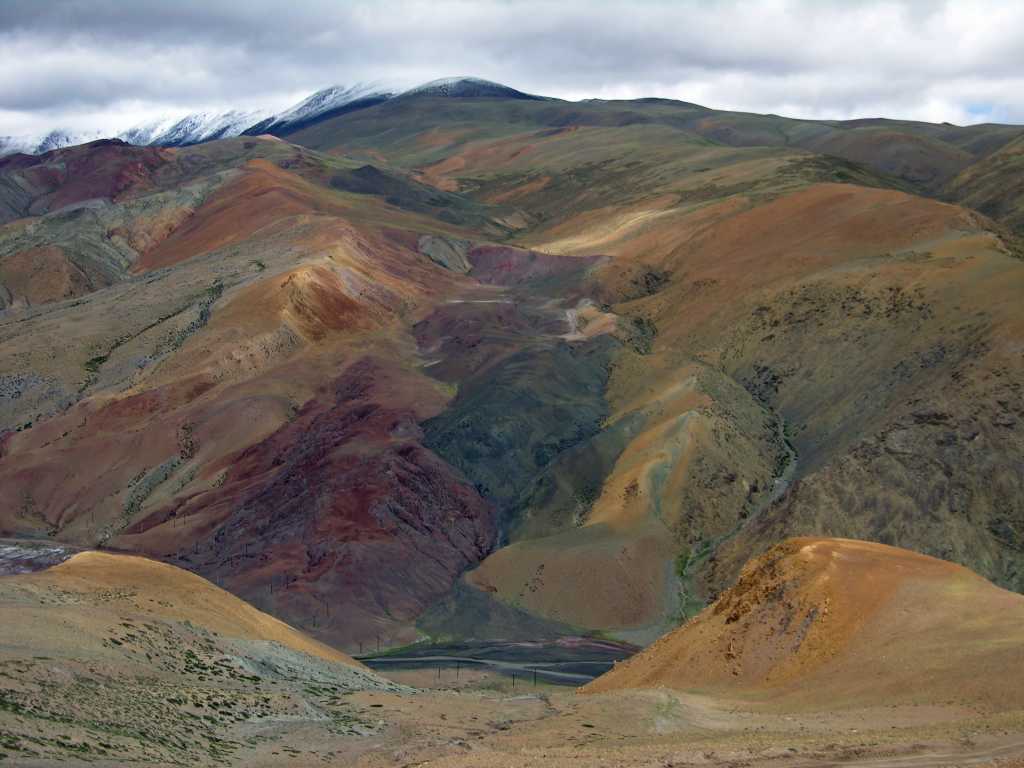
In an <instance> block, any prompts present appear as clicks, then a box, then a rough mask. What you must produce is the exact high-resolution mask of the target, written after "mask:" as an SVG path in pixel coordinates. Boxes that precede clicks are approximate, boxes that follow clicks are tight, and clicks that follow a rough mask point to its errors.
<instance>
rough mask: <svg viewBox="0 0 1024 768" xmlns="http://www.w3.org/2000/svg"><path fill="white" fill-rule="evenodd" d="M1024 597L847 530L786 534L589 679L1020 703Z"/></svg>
mask: <svg viewBox="0 0 1024 768" xmlns="http://www.w3.org/2000/svg"><path fill="white" fill-rule="evenodd" d="M1022 682H1024V597H1022V596H1021V595H1018V594H1015V593H1011V592H1007V591H1005V590H1002V589H999V588H998V587H995V586H994V585H992V584H991V583H990V582H988V581H986V580H985V579H983V578H981V577H980V576H978V575H977V574H975V573H973V572H972V571H970V570H968V569H966V568H963V567H961V566H958V565H954V564H952V563H948V562H945V561H943V560H938V559H935V558H932V557H927V556H925V555H920V554H917V553H914V552H909V551H906V550H902V549H897V548H895V547H889V546H885V545H882V544H875V543H869V542H863V541H854V540H850V539H818V538H800V539H791V540H789V541H786V542H783V543H782V544H779V545H777V546H775V547H773V548H772V549H770V550H768V551H767V552H766V553H765V554H763V555H761V556H760V557H758V558H755V559H754V560H752V561H751V562H750V563H748V564H747V566H746V568H745V569H744V571H743V574H742V576H741V577H740V580H739V581H738V583H737V584H736V585H735V586H734V587H732V588H731V589H729V590H727V591H725V592H724V593H723V594H722V595H721V596H720V597H719V598H718V600H717V601H716V602H715V603H713V604H712V605H711V606H709V607H708V608H707V609H706V610H704V611H703V612H702V613H701V614H700V615H698V616H697V617H695V618H694V619H692V620H691V621H689V622H688V623H686V624H685V625H683V626H682V627H680V628H679V629H677V630H675V631H673V632H671V633H670V634H668V635H666V636H664V637H663V638H661V639H660V640H659V641H657V642H656V643H654V644H653V645H651V646H650V647H649V648H647V649H646V650H645V651H644V652H643V653H641V654H639V655H637V656H635V657H633V658H632V659H630V660H629V661H628V662H625V663H622V664H619V665H617V666H616V668H615V669H613V670H612V671H610V672H609V673H607V674H605V675H604V676H602V677H600V678H598V679H597V680H595V681H594V682H593V683H591V684H590V685H588V686H586V687H585V688H584V689H583V690H584V691H585V692H587V693H598V692H605V691H613V690H619V689H628V688H654V687H661V686H665V687H670V688H676V689H684V690H694V691H701V692H713V693H716V694H719V695H735V696H736V697H739V698H744V699H753V700H760V701H764V702H767V703H772V704H775V705H781V706H783V707H784V708H794V709H802V708H806V707H811V706H821V705H824V704H826V703H827V704H829V705H830V706H860V705H864V706H867V705H871V704H876V703H879V702H881V701H885V702H888V703H892V702H897V701H898V702H906V703H943V704H945V703H955V704H965V705H970V706H978V707H981V708H984V709H986V710H1004V711H1005V710H1013V709H1019V708H1021V707H1022V706H1024V686H1022V685H1021V683H1022Z"/></svg>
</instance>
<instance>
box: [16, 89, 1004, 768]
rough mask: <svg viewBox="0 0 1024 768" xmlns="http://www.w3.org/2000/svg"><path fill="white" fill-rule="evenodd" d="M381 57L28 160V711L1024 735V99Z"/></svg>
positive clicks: (471, 741)
mask: <svg viewBox="0 0 1024 768" xmlns="http://www.w3.org/2000/svg"><path fill="white" fill-rule="evenodd" d="M359 94H362V92H361V91H360V92H359V93H358V94H357V93H356V92H355V91H353V92H352V93H349V92H348V91H344V92H342V91H339V92H338V93H337V94H335V96H337V99H338V101H336V102H335V101H330V100H328V101H325V102H324V103H330V104H334V106H333V107H331V108H330V109H324V110H319V108H317V109H313V106H310V110H311V111H308V112H301V113H300V112H297V113H295V114H296V115H298V117H296V118H295V119H294V120H293V121H291V122H289V121H287V120H284V119H283V118H282V119H281V121H279V122H273V121H271V122H269V123H266V125H263V128H262V129H260V132H258V133H252V134H251V133H247V132H245V131H239V132H238V135H235V136H226V137H222V138H215V139H212V140H205V139H203V140H201V141H200V140H197V142H196V143H192V142H191V141H184V140H183V141H181V142H177V143H175V144H173V145H162V144H159V143H157V144H154V145H147V146H134V145H132V144H128V143H126V142H124V141H121V140H115V139H103V140H98V141H94V142H90V143H86V144H82V145H79V146H69V147H63V148H58V149H54V150H52V151H49V152H45V153H42V154H39V155H29V154H11V155H8V156H6V157H3V158H0V489H2V491H0V536H2V537H3V541H2V542H0V610H4V611H7V615H8V620H7V621H6V622H5V626H6V627H8V629H5V630H4V632H3V633H0V657H2V658H0V661H2V662H3V664H4V670H5V671H3V672H2V673H0V674H2V675H3V683H2V686H0V688H2V690H0V694H2V695H3V697H4V698H3V699H0V704H2V705H3V706H2V709H0V734H2V738H3V741H0V751H5V755H6V756H7V757H13V758H16V759H17V760H22V761H23V762H21V763H15V764H25V765H48V764H54V763H62V762H65V761H71V759H72V758H74V760H79V761H81V762H88V763H94V764H97V765H104V764H109V765H114V764H120V763H119V762H118V761H119V760H123V761H131V762H138V763H141V764H156V765H165V764H166V765H170V764H197V765H198V764H206V763H210V764H245V765H276V764H282V763H286V762H288V761H289V760H291V759H293V758H294V759H299V755H300V754H302V755H304V757H302V758H301V759H302V760H305V761H308V762H309V763H310V764H313V763H316V764H320V763H323V764H343V765H362V766H385V765H418V764H430V765H439V766H442V765H445V766H447V765H450V766H457V765H467V766H468V765H473V766H486V765H508V764H517V765H518V764H539V765H553V766H554V765H562V764H567V765H568V764H580V762H581V761H583V764H587V765H609V766H611V765H637V766H639V765H644V766H647V765H683V764H686V765H691V764H698V763H699V764H705V763H712V764H718V763H728V764H730V765H737V764H749V763H752V762H758V763H780V764H782V763H785V764H788V765H808V766H817V765H832V764H836V763H839V762H848V761H854V760H855V761H858V762H865V763H877V764H879V765H884V766H888V765H893V766H896V765H904V764H905V765H918V764H920V765H930V764H975V763H978V764H982V763H989V764H998V765H1002V764H1006V765H1010V764H1012V763H1010V762H1006V761H1010V760H1019V759H1021V756H1022V754H1024V741H1021V739H1020V738H1019V735H1020V734H1021V733H1022V732H1024V729H1022V728H1021V716H1022V714H1021V713H1022V712H1024V701H1021V700H1020V696H1019V692H1018V691H1017V689H1018V688H1019V683H1020V682H1021V680H1020V676H1019V675H1018V674H1016V673H1015V670H1018V669H1020V668H1021V667H1020V661H1021V659H1020V653H1021V650H1020V649H1021V648H1022V647H1024V645H1022V644H1021V639H1022V638H1020V637H1018V635H1019V629H1020V627H1021V626H1024V624H1022V623H1020V619H1021V617H1022V615H1024V614H1021V610H1022V609H1021V604H1022V603H1021V601H1022V600H1024V598H1022V597H1021V596H1020V594H1019V593H1020V592H1022V591H1024V505H1022V499H1024V463H1022V461H1024V459H1022V457H1024V430H1022V425H1024V398H1022V397H1021V393H1022V387H1024V313H1022V311H1021V303H1020V297H1021V296H1022V295H1024V261H1022V259H1021V253H1022V252H1024V251H1022V250H1021V242H1022V241H1021V239H1020V238H1021V237H1022V236H1024V233H1022V231H1021V228H1020V221H1019V220H1018V218H1019V217H1018V216H1017V209H1018V208H1019V205H1018V203H1019V201H1018V200H1017V199H1016V198H1017V194H1016V191H1015V190H1016V187H1014V186H1013V184H1011V183H1007V182H1006V177H1005V175H1006V174H1011V175H1012V173H1011V172H1012V168H1013V162H1014V157H1015V154H1014V152H1015V147H1017V146H1018V144H1019V143H1020V141H1021V136H1022V135H1024V129H1021V128H1020V127H1018V126H1009V125H991V124H987V125H977V126H968V127H957V126H952V125H947V124H943V125H937V124H936V125H933V124H928V123H912V122H907V121H882V120H878V121H821V120H795V119H788V118H782V117H778V116H775V115H755V114H749V113H734V112H724V111H720V110H713V109H708V108H705V107H701V106H698V105H695V104H690V103H687V102H681V101H671V100H667V99H637V100H631V101H614V100H596V99H595V100H587V101H581V102H568V101H562V100H559V99H553V98H546V97H541V96H534V95H532V94H526V93H523V92H520V91H517V90H514V89H510V88H506V87H504V86H499V85H497V84H493V83H487V82H486V81H479V80H476V79H463V80H459V79H455V80H452V81H443V82H440V83H432V84H429V86H425V87H424V88H421V89H412V90H410V91H408V92H402V93H397V94H390V93H389V94H386V95H385V94H379V93H374V94H371V95H370V96H367V95H366V94H362V95H359ZM349 96H351V97H352V98H351V99H349ZM364 96H365V98H364ZM325 98H326V97H325ZM332 98H334V97H332ZM311 104H312V103H311ZM268 119H269V118H268ZM289 120H291V118H289ZM264 122H265V121H264ZM258 125H262V123H260V124H258ZM236 127H237V126H236ZM140 143H141V142H140ZM1007 169H1009V170H1007ZM936 558H937V559H936ZM865 585H866V586H865ZM197 596H202V600H199V598H198V597H197ZM193 598H194V599H193ZM844 601H846V602H844ZM4 606H6V608H4ZM844 606H845V607H844ZM734 616H735V618H733V617H734ZM15 627H18V628H17V629H15ZM56 627H62V628H64V629H62V630H60V631H57V630H56V629H55V628H56ZM68 633H71V634H68ZM126 638H127V639H126ZM115 640H116V641H117V642H114V641H115ZM847 640H849V642H847ZM189 653H191V654H192V655H191V656H190V655H189ZM196 659H198V661H196ZM364 665H365V666H364ZM1003 670H1014V671H1011V672H1010V673H1009V674H1006V673H1004V672H1003ZM534 673H536V679H535V677H534ZM577 687H579V688H580V690H579V691H578V692H577V691H576V688H577ZM90 692H92V693H90ZM93 695H95V697H96V698H95V699H94V700H91V699H90V697H91V696H93ZM197 702H198V703H197ZM200 704H201V706H200ZM214 705H215V706H214ZM98 709H102V710H103V711H104V713H105V714H103V716H102V717H101V716H100V715H98V714H97V710H98ZM142 721H144V722H146V723H152V724H153V725H152V726H151V727H147V728H145V729H144V730H140V726H139V722H142ZM193 721H194V722H193ZM186 723H187V724H192V725H194V726H195V727H196V728H197V729H198V730H195V731H194V732H193V731H190V730H189V729H187V728H183V724H186ZM83 745H88V748H86V747H84V746H83ZM24 761H27V762H24Z"/></svg>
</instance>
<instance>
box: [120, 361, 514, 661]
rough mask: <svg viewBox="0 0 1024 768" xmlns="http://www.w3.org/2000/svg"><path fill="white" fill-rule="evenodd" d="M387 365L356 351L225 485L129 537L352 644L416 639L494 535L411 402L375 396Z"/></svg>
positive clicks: (241, 460) (479, 502) (383, 386)
mask: <svg viewBox="0 0 1024 768" xmlns="http://www.w3.org/2000/svg"><path fill="white" fill-rule="evenodd" d="M391 376H394V372H393V371H389V370H388V368H387V367H386V366H385V365H382V364H380V363H378V362H375V361H374V360H372V359H369V358H367V359H364V360H361V361H359V362H357V363H355V364H353V365H352V366H350V367H349V368H348V369H347V370H346V371H345V372H344V374H343V375H342V376H340V377H339V378H338V380H337V381H335V382H334V383H333V386H332V387H331V388H330V389H329V390H327V391H325V392H324V393H323V395H322V396H320V397H317V398H314V399H313V400H312V401H310V402H309V403H307V404H306V405H305V406H304V407H303V408H302V409H301V410H300V411H299V412H298V413H297V414H296V416H295V418H294V420H292V421H291V422H290V423H288V424H286V425H285V426H283V427H281V429H279V430H277V431H276V432H274V433H273V434H271V435H270V436H269V437H268V438H266V439H265V440H263V441H261V442H260V443H258V444H256V445H254V446H252V447H251V448H249V449H247V450H246V451H244V452H243V453H242V454H241V456H239V457H238V459H237V460H235V461H234V462H233V463H232V465H231V467H230V468H229V469H228V471H227V475H226V477H225V480H224V482H223V484H222V485H221V486H220V487H219V488H216V489H214V490H211V491H209V492H206V493H203V494H200V495H197V496H195V497H192V498H188V499H185V500H183V501H181V502H180V503H178V504H176V505H173V506H171V507H168V508H164V509H161V510H158V511H156V512H154V513H153V514H152V515H150V516H149V517H147V518H146V519H145V520H142V521H141V522H139V523H138V524H137V525H136V526H134V527H133V528H132V529H130V530H129V531H127V532H126V534H127V537H128V538H130V539H131V540H132V541H133V545H134V546H138V547H142V548H144V549H146V550H150V551H152V552H153V554H164V555H165V556H167V557H169V559H171V560H172V562H179V563H181V564H182V565H185V566H186V567H188V568H190V569H192V570H195V571H196V572H198V573H200V574H202V575H204V576H206V577H207V578H209V579H212V580H214V581H216V582H218V583H223V584H224V585H225V586H227V587H228V588H229V589H230V590H231V591H233V592H235V593H236V594H238V595H241V596H242V597H244V598H246V599H247V600H249V601H250V602H252V603H253V604H254V605H257V606H260V607H261V608H263V609H265V610H269V611H270V612H272V613H273V614H275V615H277V616H280V617H282V618H284V619H285V620H287V621H291V622H294V623H297V624H300V625H302V626H304V627H306V628H308V629H309V630H310V631H311V632H313V633H314V634H316V635H318V636H320V637H322V638H324V639H327V640H330V641H331V642H333V643H336V644H338V645H340V646H342V647H345V648H349V649H352V648H356V649H358V647H359V645H360V643H362V644H364V645H365V647H366V648H367V649H368V648H369V647H370V646H371V645H374V646H375V645H376V642H377V638H378V636H382V638H383V641H384V642H385V643H386V644H395V643H399V642H408V641H410V640H412V639H414V637H415V633H414V632H413V630H412V629H411V626H412V623H413V622H414V621H415V619H416V617H417V616H419V614H420V613H421V612H422V611H423V609H424V608H425V607H426V606H427V605H429V604H430V603H431V602H433V601H434V600H436V599H438V598H439V597H440V596H442V595H443V594H444V593H445V592H447V591H448V590H449V589H450V588H451V586H452V584H453V582H454V580H455V579H456V578H457V577H458V576H459V574H461V573H462V572H463V571H464V570H466V569H467V568H470V567H472V566H473V565H475V564H476V563H477V562H479V561H480V560H481V559H482V558H483V557H484V556H485V555H486V554H487V553H488V552H489V551H490V550H491V549H492V548H493V546H494V544H495V539H496V527H495V520H494V515H493V512H492V509H491V507H490V505H489V504H488V503H487V502H486V501H484V500H483V499H482V498H481V497H480V495H479V494H478V493H477V492H476V490H475V489H474V488H473V487H472V486H471V485H469V484H468V483H467V482H466V481H465V479H463V478H460V477H458V476H457V475H456V474H455V472H454V470H453V469H452V468H451V467H450V466H449V465H447V464H445V463H444V462H443V461H441V460H440V459H439V458H438V457H437V456H435V455H434V454H433V453H432V452H431V451H429V450H427V449H426V448H424V447H423V446H422V445H421V442H420V441H421V439H422V436H423V435H422V432H421V430H420V428H419V426H418V425H417V423H416V419H415V415H414V413H413V412H412V411H411V410H409V409H407V408H402V407H400V406H399V407H389V406H388V405H387V404H384V403H381V402H379V400H378V398H380V396H381V394H382V393H384V392H386V390H387V387H388V383H389V381H388V380H389V377H391ZM175 526H177V528H175ZM176 530H180V531H184V532H187V533H185V534H184V535H182V536H180V537H178V536H176V535H175V531H176ZM158 542H159V543H158ZM115 543H116V542H115ZM175 544H176V545H178V546H179V547H180V548H181V551H180V552H161V551H160V549H161V548H164V549H166V548H167V546H168V545H175ZM190 547H191V548H190Z"/></svg>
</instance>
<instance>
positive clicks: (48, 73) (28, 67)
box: [0, 0, 1024, 135]
mask: <svg viewBox="0 0 1024 768" xmlns="http://www.w3.org/2000/svg"><path fill="white" fill-rule="evenodd" d="M448 75H476V76H479V77H484V78H487V79H491V80H497V81H499V82H502V83H505V84H507V85H511V86H514V87H516V88H519V89H521V90H526V91H530V92H533V93H540V94H544V95H549V96H558V97H562V98H567V99H581V98H587V97H602V98H634V97H639V96H665V97H671V98H678V99H683V100H686V101H693V102H697V103H700V104H704V105H706V106H710V107H718V108H725V109H742V110H748V111H755V112H774V113H778V114H784V115H791V116H795V117H818V118H849V117H868V116H886V117H899V118H914V119H921V120H929V121H943V120H948V121H950V122H954V123H972V122H985V121H1001V122H1021V123H1024V3H1021V2H1014V1H1012V0H1007V1H1006V2H992V1H989V0H977V1H975V2H970V1H964V2H955V1H950V2H938V1H937V0H936V1H934V2H931V1H928V0H889V1H887V2H883V1H877V2H876V1H873V0H864V1H863V2H853V0H850V1H849V2H838V1H836V2H828V1H827V0H817V1H812V0H808V1H806V2H800V1H799V0H752V1H751V2H729V1H723V2H714V1H713V0H707V1H705V2H653V1H652V2H645V3H631V4H626V3H621V4H620V3H611V2H605V3H600V2H582V1H581V0H563V1H562V2H557V3H556V2H535V1H529V2H513V1H511V0H508V1H504V2H502V1H494V2H454V1H452V0H447V1H446V0H440V1H438V0H433V1H432V2H418V1H415V0H405V1H397V2H388V1H386V0H376V1H374V2H362V1H361V0H353V1H352V2H338V1H335V2H327V1H326V0H323V1H321V0H308V1H303V0H290V2H288V3H281V2H279V1H275V2H271V1H270V0H246V1H245V2H237V1H233V0H223V1H218V0H177V1H176V2H170V1H168V2H145V1H142V0H140V1H138V2H128V1H127V0H124V1H117V0H0V135H27V134H34V133H39V132H41V131H45V130H48V129H50V128H54V127H74V128H80V129H89V130H100V129H102V130H111V131H112V130H120V129H124V128H127V127H129V126H130V125H133V124H135V123H138V122H140V121H142V120H145V119H150V118H154V117H160V116H167V115H169V114H179V113H180V114H184V113H186V112H189V111H195V110H201V109H224V108H240V109H255V108H282V107H285V106H288V105H290V104H291V103H293V102H295V101H297V100H298V99H300V98H302V97H304V96H306V95H308V94H309V93H311V92H313V91H314V90H317V89H319V88H322V87H324V86H327V85H333V84H352V83H357V82H364V83H365V82H378V83H382V84H385V85H389V86H394V87H403V86H406V87H407V86H412V85H416V84H419V83H422V82H425V81H428V80H431V79H434V78H437V77H443V76H448Z"/></svg>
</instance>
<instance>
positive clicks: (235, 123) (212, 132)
mask: <svg viewBox="0 0 1024 768" xmlns="http://www.w3.org/2000/svg"><path fill="white" fill-rule="evenodd" d="M415 96H429V97H439V96H440V97H446V98H504V99H542V98H544V97H543V96H534V95H531V94H528V93H523V92H522V91H517V90H516V89H514V88H509V87H508V86H507V85H501V84H500V83H495V82H492V81H490V80H483V79H481V78H478V77H447V78H442V79H440V80H433V81H431V82H429V83H424V84H423V85H419V86H417V87H415V88H410V89H409V90H407V91H403V92H400V93H396V92H395V91H394V90H390V89H387V88H383V87H381V86H379V85H366V84H356V85H352V86H341V85H332V86H330V87H329V88H324V89H323V90H320V91H317V92H316V93H314V94H312V95H311V96H308V97H306V98H305V99H303V100H302V101H300V102H299V103H298V104H294V105H293V106H291V107H288V108H287V109H285V110H282V111H280V112H269V111H261V110H240V109H232V110H228V111H222V112H218V111H207V112H195V113H193V114H191V115H187V116H185V117H180V116H178V115H175V116H171V117H165V118H159V119H157V120H151V121H149V122H146V123H142V124H139V125H135V126H132V127H130V128H127V129H125V130H122V131H119V132H100V131H92V132H84V131H75V130H69V129H62V130H54V131H50V132H49V133H48V134H46V135H45V136H36V137H24V136H22V137H16V136H0V156H3V155H9V154H12V153H14V152H24V153H26V154H33V155H37V154H42V153H43V152H49V151H50V150H53V149H60V148H62V147H67V146H71V145H74V144H83V143H85V142H87V141H94V140H96V139H102V138H118V139H121V140H123V141H126V142H128V143H129V144H135V145H138V146H161V147H182V146H187V145H189V144H199V143H201V142H204V141H212V140H214V139H224V138H230V137H232V136H241V135H248V136H255V135H259V134H262V133H270V134H274V135H277V136H287V135H288V134H290V133H292V132H294V131H297V130H299V129H300V128H303V127H305V126H308V125H310V124H311V123H314V122H317V121H320V120H324V119H327V118H330V117H334V116H336V115H339V114H344V113H345V112H351V111H355V110H357V109H366V108H368V107H372V106H374V105H375V104H380V103H381V102H384V101H387V100H388V99H393V98H401V97H415Z"/></svg>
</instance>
